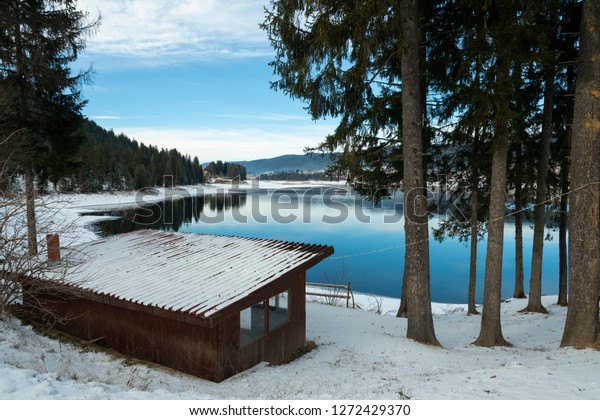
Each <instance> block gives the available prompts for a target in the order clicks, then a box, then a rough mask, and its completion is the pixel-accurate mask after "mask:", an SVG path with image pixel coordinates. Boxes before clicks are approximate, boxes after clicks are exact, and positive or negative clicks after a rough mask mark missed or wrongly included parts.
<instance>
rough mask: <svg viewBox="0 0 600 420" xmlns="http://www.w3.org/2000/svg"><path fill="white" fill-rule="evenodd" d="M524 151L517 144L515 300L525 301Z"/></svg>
mask: <svg viewBox="0 0 600 420" xmlns="http://www.w3.org/2000/svg"><path fill="white" fill-rule="evenodd" d="M522 165H523V151H522V145H521V144H517V147H516V156H515V167H516V168H515V172H516V181H515V291H514V293H513V297H514V298H515V299H524V298H525V297H526V296H525V288H524V287H525V286H524V279H525V276H524V275H523V169H522Z"/></svg>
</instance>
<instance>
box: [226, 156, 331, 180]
mask: <svg viewBox="0 0 600 420" xmlns="http://www.w3.org/2000/svg"><path fill="white" fill-rule="evenodd" d="M235 163H240V164H242V165H244V166H245V167H246V172H247V173H248V174H253V175H261V174H265V173H269V172H288V171H298V170H299V171H324V170H325V169H327V167H328V166H329V165H331V163H332V161H331V155H329V154H326V155H323V156H321V155H318V154H313V155H283V156H277V157H274V158H270V159H257V160H245V161H238V162H235Z"/></svg>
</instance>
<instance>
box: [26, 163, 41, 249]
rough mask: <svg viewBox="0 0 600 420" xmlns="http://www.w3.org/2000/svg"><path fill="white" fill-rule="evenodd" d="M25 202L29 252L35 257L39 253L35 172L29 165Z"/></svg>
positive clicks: (27, 168)
mask: <svg viewBox="0 0 600 420" xmlns="http://www.w3.org/2000/svg"><path fill="white" fill-rule="evenodd" d="M25 200H26V208H27V250H28V252H29V255H31V256H35V255H37V253H38V243H37V227H36V221H35V188H34V185H33V170H32V168H31V166H29V165H27V167H26V169H25Z"/></svg>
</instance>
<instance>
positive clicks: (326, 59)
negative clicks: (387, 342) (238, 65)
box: [262, 0, 438, 344]
mask: <svg viewBox="0 0 600 420" xmlns="http://www.w3.org/2000/svg"><path fill="white" fill-rule="evenodd" d="M419 4H421V5H422V6H424V5H425V4H426V3H425V2H417V1H416V0H402V1H400V2H392V1H386V0H376V1H373V0H361V1H354V0H344V1H333V0H329V1H308V2H300V3H298V2H296V1H293V0H279V1H273V2H272V8H271V10H268V11H267V18H266V21H265V23H264V24H263V25H262V27H263V28H264V29H265V30H266V31H267V33H268V35H269V38H270V40H271V43H272V45H273V47H274V48H275V55H276V57H275V61H274V62H273V63H272V66H273V69H274V72H275V74H277V75H278V76H279V77H280V79H279V80H277V81H275V82H274V83H273V85H272V86H273V88H275V89H280V90H283V91H284V92H285V93H286V94H288V95H289V96H291V97H292V98H299V99H301V100H303V101H306V103H307V110H308V111H309V112H310V114H311V116H312V117H313V118H315V119H316V118H324V117H327V116H332V117H339V124H338V126H337V128H336V130H335V132H334V133H332V134H331V135H330V136H328V137H327V138H326V139H325V141H324V142H323V143H322V144H321V145H320V147H319V148H318V150H319V151H321V152H333V151H337V150H340V151H342V152H343V153H342V155H341V156H342V161H346V162H350V163H352V162H357V161H358V162H361V163H362V167H361V168H360V177H361V183H360V184H358V183H356V184H355V186H356V187H357V188H358V189H359V191H362V192H363V193H365V192H367V191H368V190H369V189H371V191H377V192H379V193H380V192H382V191H383V190H382V187H386V188H387V187H388V186H389V185H390V182H392V181H399V180H401V179H402V178H403V177H404V190H405V195H406V202H409V200H410V202H413V201H412V198H414V202H415V203H417V204H416V207H415V208H412V207H411V208H410V209H409V210H408V211H407V213H406V214H405V219H406V224H405V228H406V235H405V240H406V243H407V249H406V252H407V256H406V261H405V271H404V281H403V289H406V293H405V295H404V296H403V298H408V300H409V302H408V323H409V328H408V337H409V338H414V339H416V340H418V341H421V342H424V343H429V344H438V342H437V339H436V338H435V334H434V330H433V321H432V316H431V303H430V296H429V293H430V291H429V249H428V235H427V217H426V211H427V209H426V200H425V198H424V186H425V174H424V171H423V161H424V154H425V153H424V152H425V150H424V149H423V144H424V143H425V142H424V141H423V137H424V136H423V132H422V123H423V121H424V118H423V116H424V115H425V112H424V109H423V103H424V98H425V95H424V94H423V92H424V86H425V85H424V83H423V79H422V77H421V76H420V74H421V72H422V66H421V64H422V63H421V61H422V54H421V53H420V52H419V46H420V44H421V41H422V39H423V36H422V34H421V33H420V29H421V28H422V25H421V24H420V19H419V16H420V15H419V7H418V6H419ZM425 12H426V9H425V7H423V9H422V13H423V14H425ZM401 87H402V88H401ZM404 107H407V109H406V110H405V109H404ZM349 157H351V158H349ZM339 163H341V162H340V161H338V164H339ZM348 169H350V168H348ZM407 171H409V172H410V173H408V174H407ZM365 190H366V191H365ZM374 198H375V199H377V198H378V197H377V196H375V197H374ZM413 300H414V301H413ZM403 301H404V299H403Z"/></svg>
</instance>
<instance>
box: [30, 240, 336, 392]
mask: <svg viewBox="0 0 600 420" xmlns="http://www.w3.org/2000/svg"><path fill="white" fill-rule="evenodd" d="M64 254H65V259H64V261H61V262H58V263H56V264H55V265H54V270H55V271H56V273H57V274H56V277H55V278H56V280H54V281H60V282H61V287H60V296H59V298H57V295H56V293H55V292H53V293H49V292H47V290H48V287H46V286H47V285H48V284H49V283H48V282H53V280H38V279H34V278H28V279H26V280H25V281H24V283H23V287H24V288H27V292H28V293H25V294H24V295H25V296H26V298H24V305H25V306H26V307H28V308H30V309H31V310H32V313H34V314H36V316H38V317H40V318H42V317H43V314H41V313H39V312H38V311H36V307H37V306H38V305H37V302H44V303H45V305H46V306H48V305H50V306H52V310H53V311H56V313H58V314H59V315H62V316H64V317H65V318H67V319H68V322H66V323H65V324H64V325H62V324H61V325H56V326H55V327H56V328H58V329H60V330H63V331H65V332H67V333H69V334H71V335H73V336H76V337H80V338H82V339H84V340H87V341H93V342H95V343H98V344H100V345H102V346H105V347H108V348H111V349H115V350H117V351H119V352H121V353H124V354H126V355H129V356H133V357H136V358H140V359H145V360H148V361H152V362H156V363H158V364H161V365H164V366H168V367H171V368H174V369H177V370H180V371H182V372H186V373H189V374H192V375H196V376H199V377H202V378H206V379H209V380H212V381H217V382H218V381H221V380H223V379H225V378H227V377H230V376H232V375H235V374H236V373H238V372H241V371H243V370H244V369H247V368H249V367H251V366H253V365H255V364H257V363H259V362H261V361H268V362H280V361H284V360H286V359H288V358H289V357H291V356H292V355H293V354H294V353H295V352H296V351H297V350H298V349H299V348H300V347H302V346H303V345H304V344H305V342H306V316H305V315H306V311H305V278H306V270H308V269H309V268H310V267H312V266H314V265H315V264H317V263H318V262H319V261H321V260H323V259H324V258H326V257H328V256H329V255H331V254H333V248H332V247H330V246H324V245H307V244H299V243H291V242H281V241H272V240H262V239H250V238H240V237H228V236H215V235H198V234H183V233H168V232H162V231H151V230H146V231H135V232H131V233H126V234H122V235H116V236H111V237H108V238H106V239H101V240H98V241H94V242H90V243H87V244H85V245H83V246H82V247H81V248H80V249H78V250H77V251H76V252H73V251H71V252H65V253H64ZM74 261H75V262H76V263H75V264H74ZM73 264H74V265H73ZM65 267H66V276H65V277H64V280H62V281H61V280H60V277H62V275H59V274H58V273H59V272H61V270H63V271H64V269H65Z"/></svg>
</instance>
